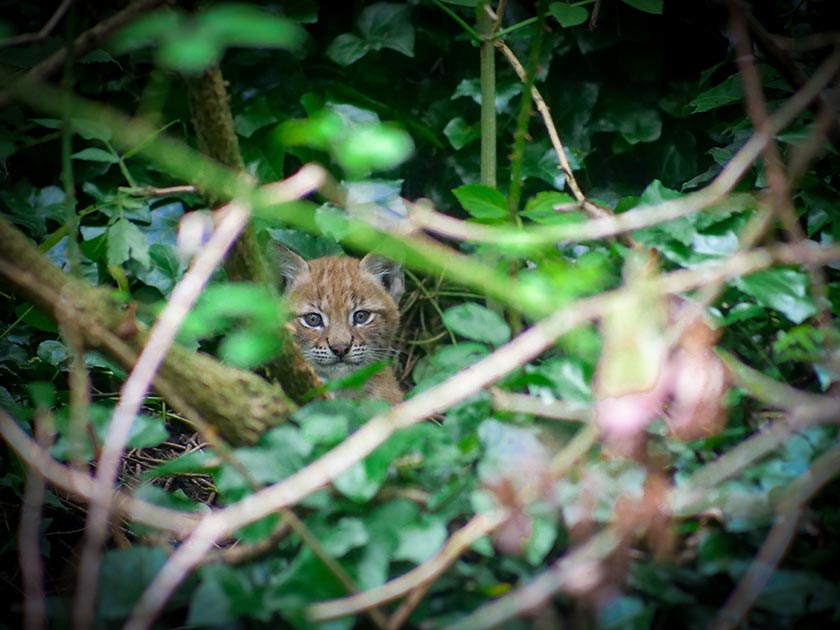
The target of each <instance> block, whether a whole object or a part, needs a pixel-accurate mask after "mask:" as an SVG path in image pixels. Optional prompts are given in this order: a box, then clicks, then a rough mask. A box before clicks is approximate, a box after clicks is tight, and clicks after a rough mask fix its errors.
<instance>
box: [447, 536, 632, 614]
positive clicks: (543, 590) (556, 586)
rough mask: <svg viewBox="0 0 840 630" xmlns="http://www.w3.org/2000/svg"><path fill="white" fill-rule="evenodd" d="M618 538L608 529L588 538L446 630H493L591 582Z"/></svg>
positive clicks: (616, 547) (616, 545) (617, 543)
mask: <svg viewBox="0 0 840 630" xmlns="http://www.w3.org/2000/svg"><path fill="white" fill-rule="evenodd" d="M620 544H621V537H620V536H618V535H617V534H616V533H615V532H613V530H612V529H606V530H604V531H602V532H600V533H599V534H596V535H594V536H592V537H591V538H590V539H589V540H588V541H587V542H586V543H584V544H582V545H580V546H578V547H576V548H574V549H572V550H570V551H569V552H568V553H567V554H566V555H565V556H563V557H562V558H560V559H559V560H557V561H556V562H555V563H554V564H552V565H551V567H549V568H548V570H546V571H545V572H543V573H542V574H540V575H538V576H537V577H535V578H534V579H532V580H531V581H530V582H528V583H527V584H524V585H522V586H520V587H519V588H517V589H515V590H513V591H511V592H509V593H508V594H506V595H503V596H502V597H500V598H498V599H496V600H494V601H492V602H490V603H489V604H485V605H484V606H481V607H480V608H479V609H478V610H476V611H474V612H472V613H471V614H469V615H467V616H466V617H465V618H463V619H461V620H460V621H457V622H455V623H454V624H452V625H449V626H447V627H446V630H483V629H484V628H494V627H496V626H498V625H499V624H501V623H504V622H505V621H507V620H508V619H511V618H513V617H516V616H517V615H520V614H522V613H524V612H525V611H528V610H534V609H535V608H538V607H540V606H542V605H544V604H545V602H547V601H548V599H549V598H550V597H552V596H553V595H554V593H556V592H558V591H560V590H562V589H563V588H566V587H569V586H570V585H574V584H575V583H576V582H579V581H586V580H589V579H591V577H592V576H593V574H594V575H597V574H598V573H599V572H600V568H599V567H600V564H601V561H602V560H603V559H604V558H606V557H607V556H609V555H610V554H612V553H613V552H614V551H615V550H616V549H618V547H619V545H620Z"/></svg>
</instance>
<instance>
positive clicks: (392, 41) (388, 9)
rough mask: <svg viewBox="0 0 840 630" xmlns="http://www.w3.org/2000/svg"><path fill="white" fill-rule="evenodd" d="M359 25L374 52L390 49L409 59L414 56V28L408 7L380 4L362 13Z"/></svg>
mask: <svg viewBox="0 0 840 630" xmlns="http://www.w3.org/2000/svg"><path fill="white" fill-rule="evenodd" d="M357 24H358V26H359V31H361V33H362V35H363V36H364V38H365V40H366V41H367V43H368V45H369V46H370V47H371V48H372V49H373V50H379V49H380V48H390V49H391V50H396V51H397V52H398V53H402V54H403V55H405V56H407V57H413V56H414V27H413V26H412V25H411V21H410V20H409V9H408V6H406V5H404V4H392V3H389V2H378V3H377V4H374V5H371V6H369V7H367V8H365V9H364V10H363V11H362V13H361V14H360V15H359V20H358V22H357Z"/></svg>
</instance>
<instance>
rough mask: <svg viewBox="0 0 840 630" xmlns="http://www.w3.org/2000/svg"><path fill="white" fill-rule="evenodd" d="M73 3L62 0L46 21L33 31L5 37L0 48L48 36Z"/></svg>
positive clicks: (31, 41) (35, 41)
mask: <svg viewBox="0 0 840 630" xmlns="http://www.w3.org/2000/svg"><path fill="white" fill-rule="evenodd" d="M72 3H73V0H62V1H61V3H60V4H59V5H58V7H56V9H55V11H54V12H53V14H52V15H51V16H50V19H49V20H47V21H46V23H45V24H44V25H43V26H42V27H41V28H40V29H38V30H37V31H35V32H34V33H22V34H20V35H14V36H13V37H7V38H6V39H4V40H0V48H8V47H9V46H23V45H24V44H34V43H37V42H40V41H43V40H45V39H46V38H47V37H49V35H50V33H52V32H53V29H54V28H55V27H56V25H57V24H58V22H59V20H61V18H62V17H64V14H65V13H66V12H67V9H68V8H69V7H70V5H71V4H72Z"/></svg>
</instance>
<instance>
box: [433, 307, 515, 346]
mask: <svg viewBox="0 0 840 630" xmlns="http://www.w3.org/2000/svg"><path fill="white" fill-rule="evenodd" d="M443 323H444V324H446V327H447V328H449V329H450V330H452V331H453V332H455V333H457V334H458V335H461V336H462V337H466V338H467V339H473V340H475V341H484V342H487V343H489V344H490V345H492V346H494V347H498V346H501V345H503V344H505V343H507V341H508V340H509V339H510V326H508V324H507V322H506V321H505V320H504V319H502V316H501V315H499V314H498V313H496V312H495V311H491V310H490V309H489V308H487V307H485V306H481V305H480V304H476V303H475V302H467V303H466V304H460V305H458V306H453V307H452V308H449V309H447V310H446V311H445V312H444V314H443Z"/></svg>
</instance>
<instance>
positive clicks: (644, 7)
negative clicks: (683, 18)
mask: <svg viewBox="0 0 840 630" xmlns="http://www.w3.org/2000/svg"><path fill="white" fill-rule="evenodd" d="M622 2H624V4H629V5H630V6H631V7H633V8H634V9H638V10H639V11H644V12H645V13H653V14H654V15H662V5H663V0H622Z"/></svg>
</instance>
